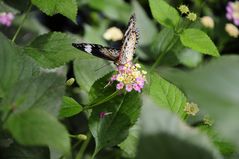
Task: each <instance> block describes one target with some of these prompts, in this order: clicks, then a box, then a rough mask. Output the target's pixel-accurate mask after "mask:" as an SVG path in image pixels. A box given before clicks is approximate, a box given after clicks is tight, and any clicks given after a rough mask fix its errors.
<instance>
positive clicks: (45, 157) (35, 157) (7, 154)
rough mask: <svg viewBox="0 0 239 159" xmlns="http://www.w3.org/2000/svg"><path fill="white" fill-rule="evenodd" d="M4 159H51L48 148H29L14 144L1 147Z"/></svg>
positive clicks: (0, 156) (0, 155) (0, 154)
mask: <svg viewBox="0 0 239 159" xmlns="http://www.w3.org/2000/svg"><path fill="white" fill-rule="evenodd" d="M0 158H2V159H26V158H27V159H50V152H49V150H48V148H47V147H33V146H32V147H29V146H28V147H27V146H22V145H19V144H16V143H12V144H11V145H10V146H9V147H4V148H3V147H1V153H0Z"/></svg>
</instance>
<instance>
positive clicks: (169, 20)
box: [149, 0, 180, 28]
mask: <svg viewBox="0 0 239 159" xmlns="http://www.w3.org/2000/svg"><path fill="white" fill-rule="evenodd" d="M149 6H150V9H151V12H152V14H153V17H154V18H155V19H156V20H157V21H158V22H159V23H160V24H162V25H164V26H166V27H169V28H173V27H175V26H177V25H178V23H179V19H180V17H179V14H178V12H177V10H176V9H175V8H173V7H172V6H170V5H169V4H168V3H167V2H165V1H164V0H149Z"/></svg>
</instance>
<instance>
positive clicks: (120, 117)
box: [89, 92, 141, 154]
mask: <svg viewBox="0 0 239 159" xmlns="http://www.w3.org/2000/svg"><path fill="white" fill-rule="evenodd" d="M140 108H141V101H140V97H139V94H138V93H136V92H131V93H128V94H126V95H125V96H124V95H121V96H120V95H119V96H116V97H115V98H113V99H112V100H110V101H109V102H107V103H104V104H102V105H99V106H97V107H95V108H94V109H93V111H92V114H91V116H90V119H89V127H90V131H91V133H92V135H93V136H94V138H95V142H96V147H95V154H96V153H97V152H99V151H100V150H101V149H102V148H104V147H109V146H114V145H117V144H119V143H120V142H122V141H123V140H124V139H125V138H126V137H127V135H128V131H129V128H130V127H131V126H133V125H134V124H135V122H136V121H137V119H138V117H139V113H140ZM100 112H110V113H112V114H109V115H106V116H105V117H104V118H100V117H99V113H100Z"/></svg>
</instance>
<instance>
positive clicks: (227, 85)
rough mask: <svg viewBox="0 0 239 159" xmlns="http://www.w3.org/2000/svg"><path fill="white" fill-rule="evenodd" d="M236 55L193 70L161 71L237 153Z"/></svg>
mask: <svg viewBox="0 0 239 159" xmlns="http://www.w3.org/2000/svg"><path fill="white" fill-rule="evenodd" d="M238 68H239V56H236V55H230V56H222V57H220V58H218V59H215V60H212V61H211V62H209V63H208V62H207V63H206V64H204V65H202V66H201V67H199V68H197V69H195V70H194V71H190V72H187V71H185V72H184V71H180V70H177V69H166V70H164V71H162V72H161V75H163V76H164V77H165V78H166V79H168V80H170V81H172V82H173V83H174V84H176V85H177V86H179V87H180V88H181V89H182V90H183V91H184V92H185V93H186V94H187V96H188V98H189V99H191V100H192V101H193V102H194V103H197V104H198V106H199V108H200V111H202V112H207V113H208V114H209V115H210V116H211V117H212V118H213V119H214V120H215V123H214V127H215V130H216V131H217V132H218V133H219V135H221V136H222V137H224V138H225V139H227V140H229V141H230V142H232V143H233V144H235V145H237V150H239V136H238V133H237V132H239V127H238V123H237V122H235V121H237V120H238V112H239V100H238V92H239V85H238V81H239V72H238Z"/></svg>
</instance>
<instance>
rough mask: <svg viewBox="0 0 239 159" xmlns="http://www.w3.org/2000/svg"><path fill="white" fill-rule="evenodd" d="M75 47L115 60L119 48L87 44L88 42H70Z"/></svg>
mask: <svg viewBox="0 0 239 159" xmlns="http://www.w3.org/2000/svg"><path fill="white" fill-rule="evenodd" d="M72 46H74V47H75V48H77V49H79V50H81V51H84V52H86V53H89V54H91V55H94V56H97V57H100V58H103V59H106V60H111V61H115V60H116V59H118V57H119V50H117V49H114V48H109V47H104V46H102V45H98V44H88V43H72Z"/></svg>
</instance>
